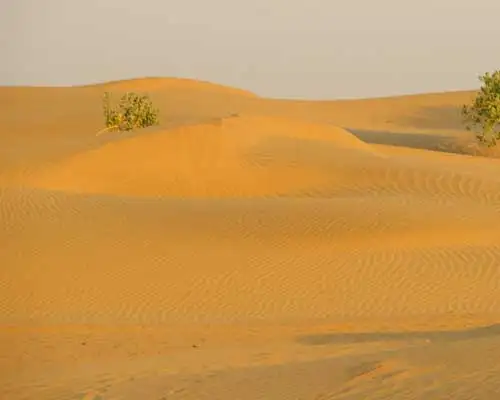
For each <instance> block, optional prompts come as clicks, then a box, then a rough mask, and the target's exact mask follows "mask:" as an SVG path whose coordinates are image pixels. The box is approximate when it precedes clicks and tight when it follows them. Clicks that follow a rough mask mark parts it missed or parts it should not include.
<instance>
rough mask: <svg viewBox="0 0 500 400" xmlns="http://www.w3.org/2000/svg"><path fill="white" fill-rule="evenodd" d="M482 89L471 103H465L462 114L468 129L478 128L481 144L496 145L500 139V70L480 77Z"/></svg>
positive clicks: (478, 137)
mask: <svg viewBox="0 0 500 400" xmlns="http://www.w3.org/2000/svg"><path fill="white" fill-rule="evenodd" d="M479 80H480V81H481V82H482V86H481V89H480V91H479V93H478V95H477V96H476V98H475V99H474V101H473V102H472V104H470V105H464V106H463V109H462V116H463V118H464V121H465V123H466V127H467V129H468V130H478V131H479V133H478V134H477V135H476V138H477V139H478V141H479V142H480V143H481V144H485V145H487V146H489V147H492V146H495V145H496V144H497V141H498V140H499V139H500V70H498V71H495V72H493V73H491V74H490V73H488V72H487V73H486V74H484V75H483V76H480V77H479Z"/></svg>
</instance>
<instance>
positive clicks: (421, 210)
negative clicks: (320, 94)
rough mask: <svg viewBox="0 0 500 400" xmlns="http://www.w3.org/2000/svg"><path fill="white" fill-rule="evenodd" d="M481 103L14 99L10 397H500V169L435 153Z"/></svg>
mask: <svg viewBox="0 0 500 400" xmlns="http://www.w3.org/2000/svg"><path fill="white" fill-rule="evenodd" d="M108 89H109V90H116V91H122V90H144V91H146V92H150V94H151V97H152V99H153V101H154V102H155V103H156V104H158V106H159V107H160V114H161V121H162V125H161V126H158V127H154V128H148V129H145V130H140V131H137V132H129V133H109V134H106V135H102V136H96V135H95V132H96V131H98V130H99V128H100V127H101V126H102V116H101V110H100V95H101V94H102V91H103V90H108ZM471 95H472V92H456V93H454V92H450V93H443V94H428V95H415V96H402V97H398V98H383V99H364V100H363V99H362V100H349V101H344V100H339V101H328V102H325V101H321V102H314V101H310V102H306V101H292V100H277V99H265V98H260V97H257V96H255V95H251V94H249V93H246V92H244V91H239V90H232V89H230V88H225V87H222V86H217V85H212V84H209V83H200V82H197V81H195V80H182V79H179V80H175V79H149V78H148V79H138V80H128V81H117V82H110V83H105V84H97V85H90V86H86V87H72V88H0V99H8V100H9V101H8V102H7V101H6V102H5V103H6V107H5V108H3V109H1V110H0V259H1V260H2V267H1V268H0V292H1V293H2V296H1V297H0V397H2V398H8V399H26V398H41V399H54V400H62V399H80V398H85V399H92V400H95V399H96V398H99V397H98V396H100V397H101V398H102V399H108V398H109V399H137V398H145V399H146V398H151V399H161V398H169V399H170V398H173V399H203V398H206V399H214V398H217V399H222V400H224V399H233V398H240V399H256V398H272V399H289V398H296V397H297V396H302V397H301V398H304V399H316V400H317V399H362V398H368V397H369V398H373V399H386V398H395V399H398V398H401V399H403V398H415V399H429V398H443V397H444V398H454V399H464V400H465V399H470V398H475V399H488V400H489V399H491V398H496V397H495V396H496V395H497V394H498V390H499V389H498V388H499V387H500V383H499V381H498V377H499V376H500V369H499V368H500V367H499V365H498V363H497V362H496V360H497V359H498V358H499V357H500V341H499V335H498V334H499V332H500V330H499V328H498V324H499V321H500V296H499V293H500V268H499V265H500V264H499V263H500V245H499V244H498V240H497V237H498V232H500V228H499V226H500V177H499V175H498V170H499V167H500V164H499V162H500V161H499V160H495V159H487V158H484V157H472V156H470V155H459V154H446V153H440V152H437V151H429V150H423V149H422V148H425V146H426V143H427V144H428V143H431V142H432V143H435V142H436V140H437V139H439V140H441V138H443V141H442V142H439V143H446V141H445V139H446V140H448V139H450V138H451V139H453V140H454V139H456V138H464V137H465V136H464V135H465V132H464V131H463V130H462V129H461V128H460V120H459V118H458V113H457V110H458V107H459V106H460V104H461V103H462V102H463V101H465V100H466V99H467V98H469V97H470V96H471ZM357 129H365V131H364V132H363V133H362V134H360V133H357ZM384 135H385V136H384ZM380 137H383V139H384V140H385V139H387V141H386V142H384V143H385V144H384V143H380V142H381V141H382V140H380V141H378V139H380ZM370 138H372V139H373V140H372V141H370ZM377 138H378V139H377ZM416 138H419V140H421V141H422V142H423V144H424V145H423V146H422V147H421V148H420V149H413V148H411V144H412V143H415V139H416ZM362 139H363V140H362ZM451 139H450V140H451ZM382 142H383V141H382ZM404 146H406V147H404ZM408 146H410V147H408ZM428 148H429V149H430V148H432V146H431V145H429V146H428ZM434 150H435V149H434ZM450 396H451V397H450Z"/></svg>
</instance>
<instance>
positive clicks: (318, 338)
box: [297, 324, 500, 346]
mask: <svg viewBox="0 0 500 400" xmlns="http://www.w3.org/2000/svg"><path fill="white" fill-rule="evenodd" d="M493 336H500V324H495V325H490V326H486V327H481V328H473V329H466V330H461V331H424V332H382V333H381V332H367V333H331V334H322V335H307V336H300V337H299V338H298V339H297V341H298V342H299V343H301V344H304V345H309V346H320V345H328V344H349V343H368V342H386V341H402V340H430V341H432V342H451V341H460V340H469V339H482V338H488V337H493Z"/></svg>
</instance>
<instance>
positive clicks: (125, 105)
mask: <svg viewBox="0 0 500 400" xmlns="http://www.w3.org/2000/svg"><path fill="white" fill-rule="evenodd" d="M103 111H104V122H105V124H106V128H105V129H103V130H102V131H100V132H99V133H102V132H105V131H113V130H114V131H130V130H133V129H138V128H146V127H148V126H152V125H158V123H159V121H158V113H159V111H158V110H157V109H155V108H154V107H153V103H152V102H151V100H150V99H149V97H147V96H139V95H138V94H136V93H132V92H127V93H125V94H124V95H123V96H122V97H121V99H120V101H119V103H118V104H117V106H115V107H113V106H112V104H111V96H110V94H109V93H108V92H105V93H104V96H103Z"/></svg>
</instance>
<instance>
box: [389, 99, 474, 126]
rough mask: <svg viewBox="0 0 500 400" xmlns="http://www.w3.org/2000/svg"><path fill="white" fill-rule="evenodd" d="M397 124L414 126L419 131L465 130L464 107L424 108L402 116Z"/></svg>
mask: <svg viewBox="0 0 500 400" xmlns="http://www.w3.org/2000/svg"><path fill="white" fill-rule="evenodd" d="M396 122H397V123H402V124H404V125H409V126H414V127H416V128H417V129H418V128H420V129H436V130H464V129H465V126H464V123H463V119H462V107H461V106H459V105H456V106H445V107H422V108H420V109H419V110H418V112H417V113H415V114H413V115H409V116H401V117H400V118H398V119H397V121H396Z"/></svg>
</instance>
